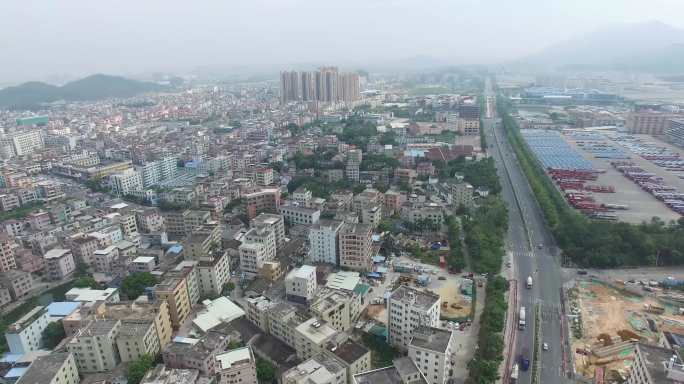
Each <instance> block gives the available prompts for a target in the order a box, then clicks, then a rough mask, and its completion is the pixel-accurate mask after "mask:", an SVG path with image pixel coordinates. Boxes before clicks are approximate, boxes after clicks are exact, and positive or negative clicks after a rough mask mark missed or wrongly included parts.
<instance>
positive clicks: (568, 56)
mask: <svg viewBox="0 0 684 384" xmlns="http://www.w3.org/2000/svg"><path fill="white" fill-rule="evenodd" d="M511 65H512V66H514V67H520V68H523V67H527V68H528V69H536V70H539V69H542V70H543V69H546V70H551V69H557V70H623V71H636V72H652V73H684V30H683V29H678V28H675V27H672V26H669V25H667V24H663V23H661V22H658V21H652V22H647V23H637V24H621V25H616V26H612V27H607V28H605V29H601V30H597V31H594V32H592V33H589V34H587V35H584V36H581V37H578V38H575V39H571V40H567V41H564V42H561V43H558V44H555V45H552V46H550V47H548V48H546V49H543V50H542V51H540V52H538V53H536V54H533V55H530V56H528V57H525V58H523V59H520V60H517V61H515V62H513V63H511Z"/></svg>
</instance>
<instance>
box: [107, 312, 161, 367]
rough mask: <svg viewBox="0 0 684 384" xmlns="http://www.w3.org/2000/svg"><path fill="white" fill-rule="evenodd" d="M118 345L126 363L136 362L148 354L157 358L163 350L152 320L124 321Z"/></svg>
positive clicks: (118, 337) (117, 340) (122, 358)
mask: <svg viewBox="0 0 684 384" xmlns="http://www.w3.org/2000/svg"><path fill="white" fill-rule="evenodd" d="M116 345H117V349H118V351H119V355H120V356H121V361H122V362H124V363H127V362H131V361H136V360H138V359H139V358H140V357H141V356H143V355H146V354H147V355H150V356H156V355H157V354H158V353H159V351H160V350H161V346H160V345H159V336H158V335H157V328H156V327H155V325H154V321H152V320H133V319H127V320H122V321H121V328H120V330H119V335H118V336H117V338H116Z"/></svg>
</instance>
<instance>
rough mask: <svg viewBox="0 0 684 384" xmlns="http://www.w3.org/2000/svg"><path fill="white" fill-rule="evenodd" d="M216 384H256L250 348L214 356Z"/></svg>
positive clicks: (254, 366)
mask: <svg viewBox="0 0 684 384" xmlns="http://www.w3.org/2000/svg"><path fill="white" fill-rule="evenodd" d="M216 378H217V383H216V384H257V375H256V361H255V359H254V354H253V353H252V349H251V348H250V347H243V348H237V349H233V350H230V351H228V352H224V353H221V354H218V355H216Z"/></svg>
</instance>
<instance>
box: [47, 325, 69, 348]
mask: <svg viewBox="0 0 684 384" xmlns="http://www.w3.org/2000/svg"><path fill="white" fill-rule="evenodd" d="M42 336H43V343H44V344H45V347H46V348H47V349H53V348H55V347H56V346H57V345H58V344H59V343H60V342H61V341H62V340H63V339H64V337H65V336H66V333H65V332H64V325H63V324H62V320H59V321H55V322H53V323H49V324H48V325H47V327H46V328H45V329H44V330H43V334H42Z"/></svg>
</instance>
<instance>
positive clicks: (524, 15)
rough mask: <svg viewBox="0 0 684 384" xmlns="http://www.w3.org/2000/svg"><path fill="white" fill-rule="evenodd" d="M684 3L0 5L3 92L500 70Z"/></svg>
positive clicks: (154, 0) (668, 18) (132, 0)
mask: <svg viewBox="0 0 684 384" xmlns="http://www.w3.org/2000/svg"><path fill="white" fill-rule="evenodd" d="M682 15H684V1H682V0H515V1H512V0H487V1H485V0H340V1H331V0H223V1H218V0H217V1H213V0H199V1H189V0H182V1H180V0H61V1H60V0H52V1H49V0H41V1H38V0H3V1H2V4H1V5H0V83H5V84H7V83H18V82H21V81H26V80H33V79H39V80H46V79H47V80H54V79H56V78H58V77H59V76H66V77H72V76H82V75H85V74H91V73H95V72H104V73H111V74H135V73H142V72H152V71H184V70H190V69H193V68H197V67H210V68H233V67H239V66H246V67H248V68H249V69H262V70H266V69H268V70H272V69H276V68H279V67H281V66H287V65H288V64H295V63H317V64H323V63H329V64H339V65H340V66H341V67H344V66H345V65H348V66H352V65H353V66H354V67H355V68H363V67H364V64H368V63H385V62H392V61H394V60H401V59H406V58H410V57H415V56H429V57H434V58H436V59H440V60H443V61H446V62H449V63H454V64H466V63H467V64H471V63H496V62H498V61H502V60H508V59H513V58H517V57H519V56H523V55H526V54H528V53H532V52H534V51H537V50H539V49H540V48H542V47H544V46H547V45H549V44H553V43H555V42H558V41H560V40H564V39H568V38H570V37H573V36H577V35H581V34H582V33H585V32H588V31H590V30H593V29H596V28H599V27H602V26H605V25H606V24H609V23H624V22H641V21H649V20H660V21H662V22H665V23H667V24H670V25H673V26H677V27H684V18H682Z"/></svg>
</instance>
